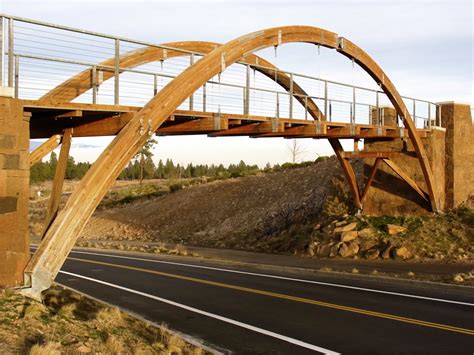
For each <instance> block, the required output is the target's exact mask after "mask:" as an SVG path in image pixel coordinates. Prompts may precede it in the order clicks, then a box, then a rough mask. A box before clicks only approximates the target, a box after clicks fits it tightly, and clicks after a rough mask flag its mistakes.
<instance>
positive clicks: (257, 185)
mask: <svg viewBox="0 0 474 355" xmlns="http://www.w3.org/2000/svg"><path fill="white" fill-rule="evenodd" d="M359 170H360V169H359ZM341 174H342V171H341V170H340V168H339V165H338V164H337V161H336V160H335V158H331V159H329V160H327V161H322V162H319V163H314V164H312V165H310V166H306V167H301V168H294V169H284V170H281V171H277V172H273V173H268V174H262V175H259V176H249V177H244V178H239V179H230V180H225V181H216V182H212V183H209V184H205V185H200V186H193V187H188V188H185V189H183V190H179V191H176V192H174V193H170V194H167V195H165V196H162V197H158V198H156V199H151V200H146V201H139V202H135V203H133V204H129V205H125V206H122V207H116V208H112V209H107V210H102V211H97V212H96V213H95V214H94V216H93V217H92V219H91V221H90V222H89V224H88V226H87V227H86V229H85V230H84V232H83V234H82V237H83V238H88V239H118V240H120V239H129V240H131V239H133V240H147V241H163V242H184V243H187V244H198V245H204V246H218V247H219V246H225V247H232V248H242V249H248V250H266V251H269V250H268V249H269V246H270V249H272V250H281V251H287V250H289V249H290V245H286V244H287V243H288V241H287V240H284V238H282V237H280V236H279V232H280V231H282V230H286V229H288V228H290V226H292V227H291V228H295V226H298V225H300V224H305V225H307V224H308V221H311V220H313V219H315V218H317V216H318V215H320V213H321V211H322V208H323V205H324V202H325V201H326V199H327V198H328V195H329V193H330V191H331V186H332V183H331V180H332V179H333V178H334V177H335V176H342V175H341ZM302 234H307V233H302ZM297 242H298V241H297V240H293V241H291V243H297Z"/></svg>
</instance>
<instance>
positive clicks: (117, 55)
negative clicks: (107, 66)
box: [114, 38, 120, 105]
mask: <svg viewBox="0 0 474 355" xmlns="http://www.w3.org/2000/svg"><path fill="white" fill-rule="evenodd" d="M119 75H120V40H119V39H118V38H116V39H115V63H114V78H115V86H114V104H115V105H118V104H119V102H120V100H119V95H120V86H119V85H120V82H119Z"/></svg>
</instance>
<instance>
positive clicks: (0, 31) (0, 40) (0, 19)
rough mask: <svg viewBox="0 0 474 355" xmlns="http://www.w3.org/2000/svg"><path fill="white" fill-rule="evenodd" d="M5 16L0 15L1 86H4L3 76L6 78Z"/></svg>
mask: <svg viewBox="0 0 474 355" xmlns="http://www.w3.org/2000/svg"><path fill="white" fill-rule="evenodd" d="M3 19H4V17H3V16H0V86H3V78H5V75H4V74H5V67H4V60H5V46H4V44H5V41H4V30H3Z"/></svg>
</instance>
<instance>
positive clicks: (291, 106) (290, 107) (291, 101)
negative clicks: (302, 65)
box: [289, 73, 293, 118]
mask: <svg viewBox="0 0 474 355" xmlns="http://www.w3.org/2000/svg"><path fill="white" fill-rule="evenodd" d="M289 111H290V112H289V117H290V118H292V117H293V74H291V73H290V105H289Z"/></svg>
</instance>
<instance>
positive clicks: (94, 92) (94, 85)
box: [92, 65, 97, 104]
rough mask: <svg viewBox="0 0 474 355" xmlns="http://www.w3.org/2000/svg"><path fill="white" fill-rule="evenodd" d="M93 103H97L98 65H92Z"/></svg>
mask: <svg viewBox="0 0 474 355" xmlns="http://www.w3.org/2000/svg"><path fill="white" fill-rule="evenodd" d="M92 103H93V104H96V103H97V67H96V66H95V65H93V66H92Z"/></svg>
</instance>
